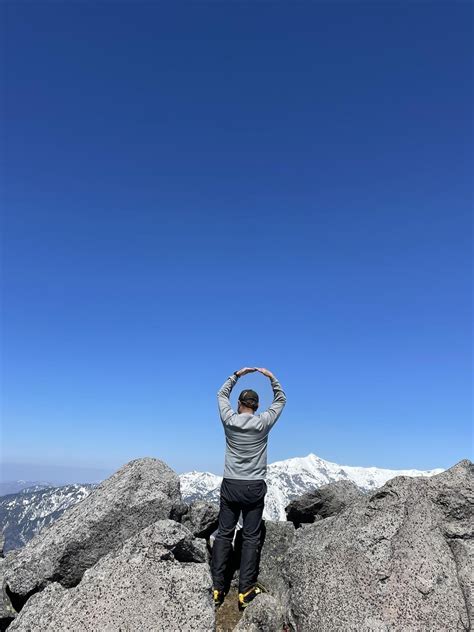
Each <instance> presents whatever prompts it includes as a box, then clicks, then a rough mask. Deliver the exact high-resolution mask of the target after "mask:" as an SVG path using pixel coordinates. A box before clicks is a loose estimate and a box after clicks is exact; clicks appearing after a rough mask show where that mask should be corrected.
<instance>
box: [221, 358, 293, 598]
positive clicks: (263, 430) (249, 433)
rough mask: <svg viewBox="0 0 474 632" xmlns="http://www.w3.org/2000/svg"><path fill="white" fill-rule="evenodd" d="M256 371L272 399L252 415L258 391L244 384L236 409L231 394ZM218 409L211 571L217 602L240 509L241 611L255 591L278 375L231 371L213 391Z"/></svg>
mask: <svg viewBox="0 0 474 632" xmlns="http://www.w3.org/2000/svg"><path fill="white" fill-rule="evenodd" d="M254 371H259V372H260V373H262V374H263V375H265V376H266V377H268V378H269V379H270V381H271V385H272V388H273V394H274V399H273V403H272V404H271V406H270V407H269V408H268V409H267V410H266V411H264V412H262V413H260V414H258V415H257V414H256V411H257V409H258V405H259V399H258V394H257V393H256V392H255V391H253V390H251V389H245V390H243V391H242V392H241V393H240V395H239V400H238V407H237V412H235V411H234V410H232V407H231V405H230V400H229V396H230V393H231V391H232V388H233V387H234V386H235V384H236V382H237V380H238V379H239V378H240V377H242V376H243V375H246V374H247V373H253V372H254ZM217 401H218V404H219V413H220V417H221V421H222V424H223V426H224V431H225V438H226V452H225V467H224V477H223V480H222V485H221V491H220V510H219V526H218V531H217V535H216V537H215V540H214V544H213V547H212V560H211V572H212V580H213V597H214V603H215V605H216V607H218V606H220V605H221V604H222V602H223V601H224V597H225V573H226V567H227V564H228V562H229V561H230V556H231V551H232V540H233V537H234V530H235V527H236V525H237V521H238V519H239V515H240V512H241V511H242V517H243V525H242V556H241V562H240V576H239V603H238V605H239V610H243V609H244V608H245V607H246V606H247V604H248V603H250V601H252V599H254V598H255V596H256V595H257V594H259V593H260V592H262V590H261V588H260V587H259V586H258V584H257V575H258V553H259V547H260V537H261V527H262V514H263V507H264V500H265V495H266V493H267V484H266V482H265V477H266V473H267V442H268V434H269V432H270V430H271V429H272V428H273V426H274V425H275V422H276V421H277V419H278V418H279V416H280V415H281V412H282V410H283V407H284V406H285V403H286V395H285V393H284V392H283V389H282V387H281V384H280V382H279V381H278V380H277V378H276V377H275V376H274V375H273V373H271V372H270V371H268V370H267V369H263V368H256V367H252V368H249V367H245V368H243V369H240V371H235V372H234V373H233V374H232V375H231V376H230V377H229V378H228V379H227V380H226V381H225V382H224V384H223V385H222V387H221V388H220V389H219V391H218V393H217Z"/></svg>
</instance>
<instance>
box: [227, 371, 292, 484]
mask: <svg viewBox="0 0 474 632" xmlns="http://www.w3.org/2000/svg"><path fill="white" fill-rule="evenodd" d="M237 379H238V378H237V376H236V375H235V374H233V375H231V376H230V377H229V378H228V379H227V380H226V381H225V382H224V384H223V385H222V387H221V388H220V389H219V391H218V393H217V399H218V404H219V412H220V417H221V421H222V424H223V426H224V431H225V436H226V454H225V467H224V478H234V479H240V480H260V479H265V477H266V473H267V443H268V434H269V432H270V430H271V429H272V427H273V426H274V425H275V423H276V421H277V420H278V418H279V416H280V414H281V412H282V410H283V407H284V406H285V403H286V395H285V393H284V392H283V389H282V387H281V384H280V382H279V381H278V380H277V378H276V377H275V376H274V375H272V376H271V377H270V381H271V384H272V388H273V394H274V399H273V403H272V404H271V406H270V407H269V408H268V409H267V410H266V411H265V412H263V413H260V414H252V413H248V412H247V413H236V412H235V411H234V410H232V407H231V405H230V400H229V395H230V392H231V390H232V388H233V387H234V385H235V383H236V382H237Z"/></svg>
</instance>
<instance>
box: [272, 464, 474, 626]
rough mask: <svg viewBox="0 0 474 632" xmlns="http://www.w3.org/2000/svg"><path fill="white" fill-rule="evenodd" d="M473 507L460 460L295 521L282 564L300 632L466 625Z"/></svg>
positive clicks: (473, 480) (473, 485) (470, 616)
mask: <svg viewBox="0 0 474 632" xmlns="http://www.w3.org/2000/svg"><path fill="white" fill-rule="evenodd" d="M473 508H474V476H473V464H472V463H471V462H470V461H461V462H460V463H458V464H457V465H456V466H454V467H453V468H451V469H450V470H447V471H446V472H443V473H442V474H438V475H436V476H433V477H432V478H408V477H403V476H401V477H397V478H394V479H392V480H390V481H389V482H388V483H386V484H385V485H384V486H383V487H382V488H381V489H379V490H378V491H376V492H375V493H373V494H371V495H370V496H368V497H366V498H362V499H360V500H359V501H357V502H355V503H353V504H351V505H350V506H349V507H347V508H346V509H343V510H342V511H341V512H340V513H338V514H336V515H333V516H330V517H328V518H326V519H325V520H322V521H319V522H316V523H314V524H310V525H306V526H305V528H304V529H298V530H297V531H296V537H295V543H294V545H293V546H292V547H291V548H290V549H289V550H288V553H287V556H286V562H287V563H286V564H285V569H286V571H285V572H286V574H287V578H288V581H289V583H290V586H291V589H290V603H291V618H292V620H293V621H294V622H295V625H296V627H297V629H298V632H313V631H314V630H318V631H320V632H336V631H337V632H340V630H345V631H348V632H349V631H354V632H355V631H359V630H366V631H371V630H380V631H382V630H384V631H385V630H393V631H398V632H402V631H403V632H405V631H407V630H410V631H411V632H427V631H432V630H440V631H441V630H445V631H448V630H449V631H454V630H469V629H471V626H472V625H473V623H474V613H473V603H472V586H471V585H470V583H469V582H470V580H469V577H470V573H472V560H473V539H472V537H473Z"/></svg>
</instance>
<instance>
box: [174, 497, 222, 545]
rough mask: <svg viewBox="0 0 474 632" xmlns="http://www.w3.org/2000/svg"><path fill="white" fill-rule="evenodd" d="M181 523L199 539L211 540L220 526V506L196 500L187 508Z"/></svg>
mask: <svg viewBox="0 0 474 632" xmlns="http://www.w3.org/2000/svg"><path fill="white" fill-rule="evenodd" d="M181 522H182V524H184V525H185V526H186V527H187V528H188V529H189V530H190V531H191V532H192V533H193V534H194V535H195V536H196V537H197V538H206V539H207V538H210V536H211V534H212V533H213V532H214V531H215V530H216V529H217V526H218V524H219V505H216V504H215V503H208V502H206V501H204V500H196V501H195V502H193V503H191V504H190V505H189V506H188V507H187V510H186V513H184V514H183V516H182V518H181Z"/></svg>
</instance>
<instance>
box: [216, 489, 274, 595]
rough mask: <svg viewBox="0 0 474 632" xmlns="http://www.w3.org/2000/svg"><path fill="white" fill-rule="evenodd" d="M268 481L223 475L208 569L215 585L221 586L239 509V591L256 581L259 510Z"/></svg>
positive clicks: (261, 507)
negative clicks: (217, 524) (240, 540)
mask: <svg viewBox="0 0 474 632" xmlns="http://www.w3.org/2000/svg"><path fill="white" fill-rule="evenodd" d="M266 493H267V484H266V482H265V481H264V480H263V479H260V480H253V481H250V480H239V479H234V478H224V479H223V480H222V485H221V494H220V511H219V527H218V531H217V535H216V537H215V540H214V544H213V547H212V562H211V572H212V580H213V585H214V588H217V589H219V590H224V588H225V573H226V567H227V564H228V563H229V560H230V557H231V553H232V539H233V537H234V531H235V527H236V525H237V521H238V519H239V515H240V512H241V511H242V517H243V526H242V556H241V559H240V576H239V592H246V591H247V590H249V589H250V588H251V587H252V586H253V585H254V584H255V582H256V581H257V575H258V560H259V547H260V536H261V529H262V514H263V506H264V500H265V494H266Z"/></svg>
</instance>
